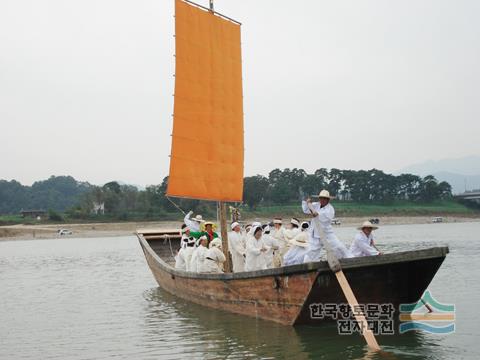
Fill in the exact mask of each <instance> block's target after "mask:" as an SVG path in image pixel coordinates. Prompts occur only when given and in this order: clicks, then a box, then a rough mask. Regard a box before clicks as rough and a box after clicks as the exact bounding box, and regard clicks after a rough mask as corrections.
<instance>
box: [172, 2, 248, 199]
mask: <svg viewBox="0 0 480 360" xmlns="http://www.w3.org/2000/svg"><path fill="white" fill-rule="evenodd" d="M175 33H176V35H175V39H176V41H175V46H176V55H175V58H176V71H175V105H174V115H173V116H174V119H173V135H172V152H171V156H170V175H169V179H168V189H167V195H169V196H175V197H186V198H193V199H203V200H215V201H232V202H233V201H242V196H243V96H242V59H241V48H240V24H238V23H235V22H233V21H230V20H227V19H225V18H222V17H220V16H218V15H216V14H214V13H213V12H209V11H206V10H203V9H201V8H199V7H196V6H193V5H190V4H189V3H186V2H184V1H182V0H176V1H175Z"/></svg>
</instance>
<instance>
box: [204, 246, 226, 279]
mask: <svg viewBox="0 0 480 360" xmlns="http://www.w3.org/2000/svg"><path fill="white" fill-rule="evenodd" d="M225 260H226V258H225V254H224V253H223V252H222V250H220V249H219V248H218V247H216V246H214V247H211V248H210V249H208V250H207V251H206V253H205V261H204V262H203V263H202V264H201V265H200V266H199V271H198V272H206V273H221V272H223V263H224V262H225Z"/></svg>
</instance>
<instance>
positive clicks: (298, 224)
mask: <svg viewBox="0 0 480 360" xmlns="http://www.w3.org/2000/svg"><path fill="white" fill-rule="evenodd" d="M290 224H293V225H297V226H298V227H300V221H298V219H295V218H292V219H291V220H290Z"/></svg>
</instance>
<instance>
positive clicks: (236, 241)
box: [228, 222, 245, 272]
mask: <svg viewBox="0 0 480 360" xmlns="http://www.w3.org/2000/svg"><path fill="white" fill-rule="evenodd" d="M230 227H231V229H232V231H230V232H229V233H228V250H229V251H230V254H231V255H232V267H233V272H240V271H245V237H244V236H243V234H242V231H241V229H240V224H239V223H238V222H234V223H232V225H230Z"/></svg>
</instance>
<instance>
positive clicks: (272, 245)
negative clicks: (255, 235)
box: [262, 234, 280, 269]
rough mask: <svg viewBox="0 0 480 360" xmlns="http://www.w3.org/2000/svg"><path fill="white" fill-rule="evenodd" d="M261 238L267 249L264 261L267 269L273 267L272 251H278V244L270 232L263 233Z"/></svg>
mask: <svg viewBox="0 0 480 360" xmlns="http://www.w3.org/2000/svg"><path fill="white" fill-rule="evenodd" d="M262 240H263V242H264V243H265V246H266V247H268V248H269V249H268V251H265V262H266V264H267V269H271V268H273V267H274V266H273V255H274V252H276V251H279V249H280V247H279V244H278V240H277V239H275V238H274V237H273V236H272V235H270V234H263V235H262Z"/></svg>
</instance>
